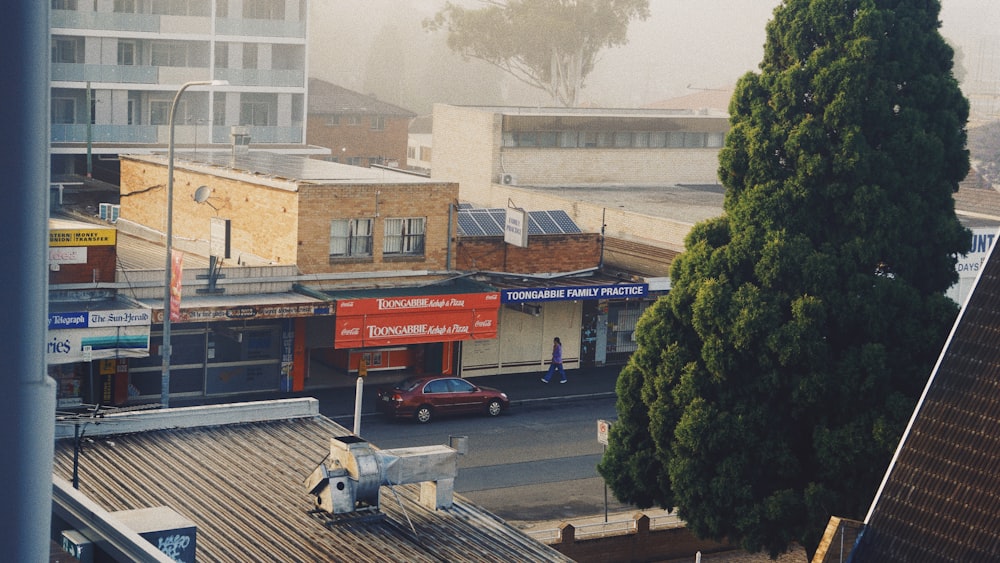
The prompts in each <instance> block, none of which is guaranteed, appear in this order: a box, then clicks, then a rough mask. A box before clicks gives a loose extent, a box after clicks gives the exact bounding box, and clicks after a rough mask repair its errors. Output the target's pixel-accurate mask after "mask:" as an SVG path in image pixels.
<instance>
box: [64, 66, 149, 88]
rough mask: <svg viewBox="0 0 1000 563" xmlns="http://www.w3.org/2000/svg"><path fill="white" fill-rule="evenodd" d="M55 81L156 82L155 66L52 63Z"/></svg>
mask: <svg viewBox="0 0 1000 563" xmlns="http://www.w3.org/2000/svg"><path fill="white" fill-rule="evenodd" d="M50 68H51V71H52V81H53V82H110V83H114V84H156V83H157V80H158V72H157V67H155V66H126V65H87V64H74V63H52V64H51V67H50Z"/></svg>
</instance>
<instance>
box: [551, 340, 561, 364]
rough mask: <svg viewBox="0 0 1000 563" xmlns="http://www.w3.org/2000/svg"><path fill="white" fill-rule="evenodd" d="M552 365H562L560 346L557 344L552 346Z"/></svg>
mask: <svg viewBox="0 0 1000 563" xmlns="http://www.w3.org/2000/svg"><path fill="white" fill-rule="evenodd" d="M552 363H553V364H561V363H562V346H561V345H559V344H553V345H552Z"/></svg>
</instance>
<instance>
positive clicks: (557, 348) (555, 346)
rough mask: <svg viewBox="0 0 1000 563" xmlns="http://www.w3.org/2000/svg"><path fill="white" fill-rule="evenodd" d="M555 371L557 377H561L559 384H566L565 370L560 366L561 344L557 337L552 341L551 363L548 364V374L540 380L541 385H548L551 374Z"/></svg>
mask: <svg viewBox="0 0 1000 563" xmlns="http://www.w3.org/2000/svg"><path fill="white" fill-rule="evenodd" d="M557 369H558V370H559V375H561V376H562V379H561V380H559V383H566V370H565V369H563V365H562V342H560V341H559V337H558V336H557V337H555V338H553V339H552V363H551V364H549V372H548V373H546V374H545V377H543V378H542V383H548V382H549V380H550V379H552V373H553V372H555V371H556V370H557Z"/></svg>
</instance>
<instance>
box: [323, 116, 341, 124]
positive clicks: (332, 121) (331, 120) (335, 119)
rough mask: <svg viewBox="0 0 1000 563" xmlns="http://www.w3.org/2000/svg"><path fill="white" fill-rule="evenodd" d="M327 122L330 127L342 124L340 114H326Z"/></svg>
mask: <svg viewBox="0 0 1000 563" xmlns="http://www.w3.org/2000/svg"><path fill="white" fill-rule="evenodd" d="M326 124H327V126H329V127H336V126H338V125H340V116H339V115H328V116H326Z"/></svg>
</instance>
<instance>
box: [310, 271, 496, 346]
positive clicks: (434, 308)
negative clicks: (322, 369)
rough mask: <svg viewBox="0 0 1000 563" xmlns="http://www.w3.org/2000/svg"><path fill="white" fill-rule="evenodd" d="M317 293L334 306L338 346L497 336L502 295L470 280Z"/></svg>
mask: <svg viewBox="0 0 1000 563" xmlns="http://www.w3.org/2000/svg"><path fill="white" fill-rule="evenodd" d="M309 291H310V294H316V293H317V292H316V290H315V289H309ZM319 293H322V295H324V296H326V297H327V298H328V299H329V300H330V301H332V302H334V303H335V311H336V313H335V315H336V333H335V336H334V348H366V347H371V346H391V345H404V344H421V343H430V342H453V341H459V340H472V339H488V338H496V337H497V311H498V309H499V308H500V294H499V293H498V292H497V290H496V288H494V287H492V286H489V285H486V284H482V283H479V282H475V281H472V280H468V279H463V278H458V279H452V280H448V281H445V282H440V283H435V284H430V285H423V286H412V287H392V288H372V289H351V290H339V291H323V292H319Z"/></svg>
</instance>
